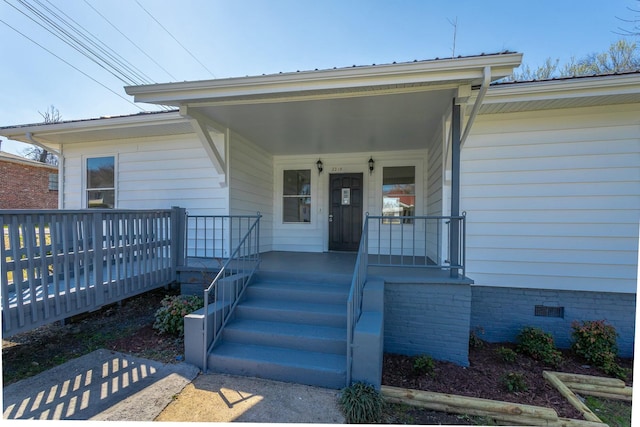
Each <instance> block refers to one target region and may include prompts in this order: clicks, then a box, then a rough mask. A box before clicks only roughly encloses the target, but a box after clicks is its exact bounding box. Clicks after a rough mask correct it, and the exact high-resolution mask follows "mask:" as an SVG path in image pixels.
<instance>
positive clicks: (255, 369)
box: [208, 353, 346, 389]
mask: <svg viewBox="0 0 640 427" xmlns="http://www.w3.org/2000/svg"><path fill="white" fill-rule="evenodd" d="M208 363H209V370H210V371H213V372H218V373H223V374H231V375H242V376H251V377H257V378H266V379H270V380H276V381H285V382H292V383H297V384H307V385H312V386H317V387H326V388H332V389H340V388H343V387H344V386H345V383H346V373H345V372H332V371H325V370H314V369H310V368H302V367H297V366H289V365H281V364H277V363H270V362H264V361H252V360H242V359H236V358H229V357H219V356H216V355H215V353H214V354H212V355H209V360H208Z"/></svg>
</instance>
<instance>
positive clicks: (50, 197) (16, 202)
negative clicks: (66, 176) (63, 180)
mask: <svg viewBox="0 0 640 427" xmlns="http://www.w3.org/2000/svg"><path fill="white" fill-rule="evenodd" d="M57 208H58V167H57V166H51V165H47V164H44V163H40V162H36V161H35V160H30V159H25V158H24V157H20V156H16V155H14V154H10V153H5V152H3V151H0V209H57Z"/></svg>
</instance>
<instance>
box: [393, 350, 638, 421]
mask: <svg viewBox="0 0 640 427" xmlns="http://www.w3.org/2000/svg"><path fill="white" fill-rule="evenodd" d="M498 347H508V348H511V349H514V350H515V346H514V345H513V344H509V343H507V344H505V343H502V344H490V343H484V344H483V345H481V346H480V347H479V348H471V349H469V366H468V367H462V366H458V365H455V364H453V363H449V362H440V361H436V362H435V369H434V372H433V373H432V374H431V375H427V374H423V375H416V374H415V373H414V370H413V360H414V358H412V357H409V356H402V355H396V354H385V357H384V367H383V375H382V383H383V384H384V385H389V386H395V387H403V388H409V389H415V390H425V391H433V392H439V393H448V394H457V395H462V396H469V397H479V398H484V399H491V400H501V401H505V402H514V403H521V404H528V405H535V406H544V407H547V408H552V409H555V410H556V412H557V413H558V416H560V417H565V418H573V419H584V418H583V417H582V414H581V413H580V412H579V411H578V410H577V409H575V408H574V407H573V406H572V405H571V404H570V403H569V402H568V401H567V400H566V399H565V398H564V397H563V396H562V395H561V394H560V393H559V392H558V391H557V390H556V389H555V388H554V387H552V386H551V385H549V383H547V381H546V380H545V379H544V378H543V376H542V371H544V370H550V371H561V372H568V373H574V374H584V375H595V376H608V375H606V374H604V373H603V372H601V371H600V370H599V369H597V368H595V367H590V366H588V365H586V364H585V363H584V362H583V361H581V360H578V359H577V358H576V357H575V356H574V355H573V354H572V353H571V352H570V351H563V356H564V363H563V364H562V366H560V367H558V368H553V367H550V366H545V364H544V363H542V362H539V361H536V360H533V359H531V358H530V357H528V356H525V355H522V354H518V355H517V357H516V360H515V362H513V363H506V362H504V361H503V360H502V359H501V357H500V356H499V355H498V354H496V349H497V348H498ZM619 362H620V365H621V366H622V367H624V368H632V367H633V360H629V359H621V360H620V361H619ZM511 372H515V373H518V374H521V375H522V376H523V378H524V380H525V383H526V386H527V390H526V391H521V392H509V391H507V389H506V387H504V385H503V384H502V382H501V378H502V377H503V375H505V374H507V373H511ZM631 381H632V375H631V374H630V375H629V376H628V378H627V381H626V382H627V385H630V386H631V385H632V382H631Z"/></svg>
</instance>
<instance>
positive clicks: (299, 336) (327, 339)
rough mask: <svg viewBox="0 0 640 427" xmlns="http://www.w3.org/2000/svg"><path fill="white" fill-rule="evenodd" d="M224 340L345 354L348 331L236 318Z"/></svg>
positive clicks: (224, 331)
mask: <svg viewBox="0 0 640 427" xmlns="http://www.w3.org/2000/svg"><path fill="white" fill-rule="evenodd" d="M222 339H223V340H224V341H230V342H235V343H242V344H254V345H261V346H270V347H282V348H290V349H294V350H304V351H312V352H320V353H334V354H341V355H346V350H347V330H346V328H335V327H329V326H318V325H305V324H294V323H283V322H266V321H259V320H250V319H242V318H240V319H236V320H234V321H232V322H231V323H229V324H228V325H227V326H226V327H225V328H224V330H223V332H222Z"/></svg>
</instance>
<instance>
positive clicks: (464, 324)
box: [384, 281, 471, 366]
mask: <svg viewBox="0 0 640 427" xmlns="http://www.w3.org/2000/svg"><path fill="white" fill-rule="evenodd" d="M470 314H471V285H470V283H468V282H467V283H464V282H462V283H418V282H416V281H413V282H411V283H399V282H390V281H387V283H385V309H384V317H385V325H384V351H385V352H388V353H398V354H405V355H409V356H413V355H419V354H426V355H429V356H431V357H433V358H434V359H438V360H445V361H449V362H453V363H456V364H458V365H462V366H469V325H470Z"/></svg>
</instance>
